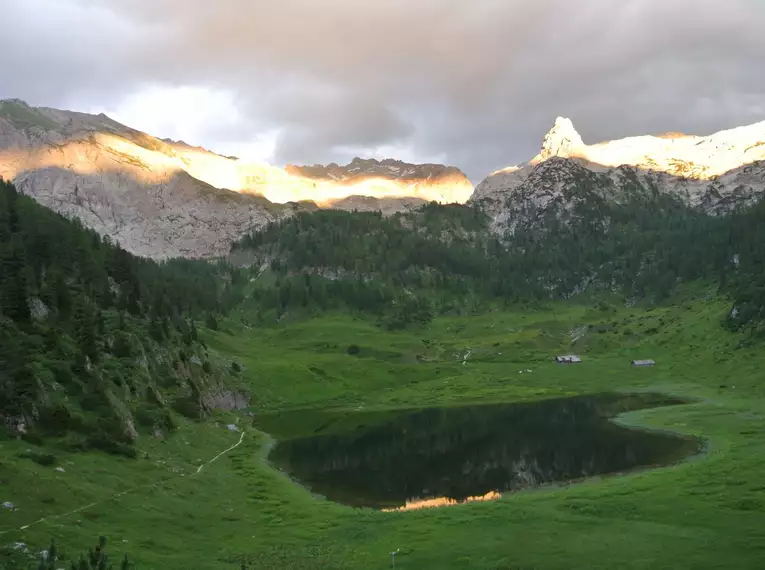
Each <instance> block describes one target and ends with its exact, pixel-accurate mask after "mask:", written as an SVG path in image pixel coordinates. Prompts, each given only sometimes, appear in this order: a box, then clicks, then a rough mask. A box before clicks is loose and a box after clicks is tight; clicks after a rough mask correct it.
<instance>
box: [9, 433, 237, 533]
mask: <svg viewBox="0 0 765 570" xmlns="http://www.w3.org/2000/svg"><path fill="white" fill-rule="evenodd" d="M245 433H246V432H245V431H242V435H241V436H240V437H239V441H238V442H236V443H235V444H234V445H232V446H231V447H229V448H227V449H224V450H223V451H221V452H220V453H219V454H218V455H216V456H215V457H213V458H212V459H210V460H209V461H205V462H204V463H202V464H201V465H200V466H199V467H197V470H196V471H194V472H193V473H192V474H191V475H189V477H194V475H198V474H199V473H201V472H202V469H204V468H205V467H207V466H208V465H210V464H212V463H214V462H215V461H217V460H218V459H219V458H221V457H222V456H224V455H225V454H227V453H228V452H229V451H233V450H234V449H236V448H237V447H239V446H240V445H241V444H242V442H243V441H244V434H245ZM180 477H185V474H183V473H181V474H180V475H176V476H173V477H167V478H166V479H162V480H160V481H155V482H154V483H144V484H143V485H137V486H135V487H131V488H129V489H125V490H124V491H120V492H119V493H115V494H114V495H110V496H108V497H105V498H103V499H101V500H99V501H94V502H92V503H88V504H87V505H83V506H81V507H77V508H76V509H73V510H71V511H67V512H65V513H60V514H58V515H48V516H45V517H42V518H40V519H37V520H36V521H33V522H31V523H28V524H25V525H23V526H20V527H18V528H9V529H6V530H0V536H3V535H5V534H9V533H11V532H18V531H23V530H27V529H28V528H29V527H31V526H34V525H36V524H40V523H41V522H44V521H49V520H54V519H60V518H64V517H68V516H69V515H73V514H75V513H79V512H80V511H84V510H85V509H89V508H90V507H95V506H96V505H100V504H102V503H106V502H108V501H113V500H114V499H117V498H119V497H123V496H125V495H127V494H128V493H132V492H133V491H137V490H138V489H145V488H149V487H158V486H160V485H163V484H164V483H167V482H168V481H171V480H173V479H177V478H180Z"/></svg>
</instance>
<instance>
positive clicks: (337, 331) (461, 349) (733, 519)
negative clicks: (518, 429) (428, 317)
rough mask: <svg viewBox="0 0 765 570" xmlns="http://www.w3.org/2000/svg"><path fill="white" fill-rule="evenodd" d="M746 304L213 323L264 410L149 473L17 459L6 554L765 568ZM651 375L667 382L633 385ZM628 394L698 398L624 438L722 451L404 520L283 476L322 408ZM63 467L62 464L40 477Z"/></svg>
mask: <svg viewBox="0 0 765 570" xmlns="http://www.w3.org/2000/svg"><path fill="white" fill-rule="evenodd" d="M727 309H728V304H727V303H726V302H724V301H722V300H720V299H718V298H717V297H715V296H714V295H713V294H711V293H707V292H706V291H703V290H696V291H694V292H686V294H684V296H683V297H682V298H681V299H679V300H677V301H676V302H675V303H673V304H669V305H666V306H657V307H646V306H635V307H624V306H623V305H616V304H613V305H609V304H607V303H602V302H601V303H595V304H592V305H587V304H564V303H558V304H549V305H545V306H540V307H529V308H526V309H514V310H501V309H497V310H496V311H490V312H487V313H485V314H481V315H477V316H454V317H438V318H436V319H434V321H433V322H432V323H431V324H430V325H428V326H427V327H424V328H413V329H407V330H403V331H398V332H388V331H386V330H384V329H383V328H381V327H379V326H377V325H376V323H375V322H373V321H372V320H370V319H368V318H366V317H364V318H362V317H359V318H354V317H352V316H349V315H347V314H338V315H325V316H321V317H316V318H313V319H307V320H301V321H295V322H284V323H282V324H279V325H277V326H270V327H255V326H249V325H247V324H245V320H244V319H243V318H240V317H237V316H236V315H232V316H231V317H230V318H229V319H228V320H226V321H222V322H221V323H220V328H219V330H218V331H211V330H204V329H201V328H200V336H201V337H202V338H203V340H204V341H205V343H206V344H207V346H208V348H209V351H210V357H211V363H212V365H213V366H230V365H231V363H232V362H237V363H239V364H240V365H241V367H242V372H241V374H240V381H241V383H242V385H243V386H244V387H246V389H247V390H248V391H249V392H250V393H252V395H253V401H252V405H251V408H249V409H248V410H245V411H240V412H236V413H220V414H217V415H215V416H214V417H210V418H208V419H206V420H205V421H204V422H199V423H195V422H190V421H185V420H182V419H179V420H178V422H179V428H178V430H177V431H176V432H175V433H174V434H173V435H172V436H171V437H169V438H168V439H167V440H166V441H159V440H157V439H155V438H152V437H148V436H144V437H142V438H141V439H140V440H139V442H138V445H137V448H138V451H139V453H138V457H137V458H135V459H129V458H115V457H114V456H109V455H106V454H103V453H92V452H87V453H85V452H82V453H67V452H63V451H60V448H59V447H57V446H56V445H55V442H50V443H48V444H46V445H47V446H46V447H36V446H34V445H32V444H30V443H28V442H25V441H2V442H0V458H1V459H0V502H4V501H10V502H12V503H14V504H15V506H16V507H17V509H16V510H13V511H12V510H9V509H6V508H3V509H0V545H2V546H3V547H8V546H10V545H14V544H16V543H24V545H26V546H25V547H26V548H28V549H29V550H30V552H32V553H35V552H38V551H39V550H41V549H42V548H43V547H45V546H46V545H47V543H48V542H49V540H50V538H51V537H55V538H56V540H57V543H58V544H59V545H60V547H61V548H62V549H63V551H64V554H65V557H67V558H72V557H75V556H77V555H79V552H81V551H82V550H85V549H87V547H88V546H90V545H91V544H93V543H94V542H95V540H96V539H97V537H98V536H99V535H105V536H107V537H108V538H109V547H108V548H109V552H110V553H111V557H112V559H113V560H115V561H119V559H121V557H122V553H123V552H128V553H129V554H130V556H131V559H132V560H133V561H134V562H135V564H136V567H137V568H138V569H139V570H142V569H176V568H177V569H191V568H194V569H196V570H208V569H209V570H212V569H223V568H239V567H241V564H242V562H245V563H246V565H247V567H248V568H274V569H282V568H283V569H320V568H321V569H351V568H359V569H375V568H380V569H382V568H390V567H391V566H392V564H393V563H394V562H395V567H396V568H400V569H405V568H411V569H420V568H435V569H447V568H476V569H478V568H480V569H532V568H533V569H545V570H547V569H550V570H553V569H555V570H568V569H572V568H583V569H622V568H624V569H636V570H637V569H650V570H656V569H659V568H668V569H680V568H689V569H706V568H726V569H727V568H730V569H748V568H752V569H755V568H756V569H760V568H763V567H764V566H765V438H764V437H763V435H765V398H763V396H765V373H764V372H763V370H765V368H764V366H765V352H763V351H762V350H761V348H760V347H757V346H756V345H751V343H749V342H748V341H747V340H746V338H745V337H743V336H740V335H734V334H732V333H728V332H726V331H725V330H724V329H723V328H722V327H721V324H720V323H721V319H722V318H723V317H724V315H725V312H726V310H727ZM352 345H353V346H354V347H356V348H353V349H351V350H350V351H349V350H348V349H349V347H351V346H352ZM349 352H350V353H351V354H349ZM561 353H575V354H579V355H581V356H582V358H583V362H582V363H581V364H578V365H569V366H561V365H557V364H555V363H554V362H553V361H552V357H554V356H555V355H557V354H561ZM640 358H651V359H654V360H656V362H657V365H656V366H655V367H653V368H645V369H637V368H632V367H631V366H630V361H631V360H632V359H640ZM526 370H531V372H526ZM520 371H524V372H522V373H521V372H520ZM612 391H623V392H635V391H652V392H662V393H665V394H670V395H675V396H682V397H686V398H690V399H693V402H694V403H691V404H687V405H681V406H671V407H664V408H655V409H649V410H642V411H640V412H633V413H629V414H626V415H623V416H620V417H619V418H617V420H616V421H619V422H622V423H624V424H626V425H629V426H634V427H638V428H642V429H657V430H667V431H672V432H677V433H682V434H688V435H694V436H698V437H700V438H702V439H703V441H704V442H705V445H704V450H703V452H702V453H701V454H700V455H698V456H694V457H692V458H690V459H688V460H685V461H682V462H680V463H678V464H675V465H672V466H668V467H662V468H657V469H644V470H639V471H635V472H632V473H629V474H625V475H618V476H608V477H603V478H593V479H588V480H586V481H584V482H577V483H572V484H562V485H557V486H552V487H546V488H540V489H535V490H531V491H523V492H519V493H513V494H505V495H504V496H503V497H502V498H501V499H499V500H496V501H491V502H481V503H467V504H463V505H456V506H451V507H445V508H438V509H425V510H419V511H410V512H392V513H391V512H380V511H376V510H372V509H353V508H350V507H346V506H343V505H340V504H335V503H332V502H329V501H327V500H325V499H323V498H322V497H318V496H314V495H312V494H311V493H310V492H309V491H308V490H307V489H305V488H303V487H301V486H299V485H297V484H295V483H294V482H292V481H291V480H290V478H289V477H288V476H287V475H286V474H284V473H281V472H279V471H278V470H276V469H274V468H273V467H271V466H270V465H269V463H268V461H267V455H268V452H269V449H270V448H271V446H273V445H274V443H275V441H276V440H277V438H279V437H287V436H289V435H290V434H299V433H304V432H310V430H311V429H312V426H313V423H312V422H315V418H316V414H315V412H317V411H321V410H335V411H347V412H348V415H347V419H346V421H347V422H348V423H349V424H352V423H353V422H354V417H355V416H354V413H358V412H361V411H363V412H379V413H381V414H384V413H385V412H386V411H387V410H393V409H401V408H420V407H428V406H458V405H463V404H468V403H471V404H472V403H489V402H491V403H494V402H514V401H528V400H537V399H545V398H553V397H561V396H567V395H578V394H592V393H599V392H612ZM287 410H302V411H304V414H298V417H300V418H302V419H301V421H300V425H295V424H290V425H276V424H274V425H273V426H272V427H269V430H270V431H271V433H267V432H265V431H263V430H262V429H260V428H262V427H263V425H262V424H261V423H259V418H260V417H261V416H264V415H268V414H270V413H272V412H277V411H287ZM290 417H295V414H291V415H290ZM228 424H236V426H237V430H239V431H237V432H234V431H232V430H230V429H229V428H228V427H227V425H228ZM226 450H228V451H226ZM224 451H225V453H223V452H224ZM43 455H52V456H53V457H52V458H49V460H47V461H42V463H46V464H45V465H41V464H40V463H41V461H40V460H39V459H40V457H41V456H43ZM200 466H201V467H202V468H201V469H199V467H200ZM57 468H59V469H58V470H57ZM62 470H63V471H62ZM27 526H28V528H23V529H22V527H27ZM17 546H18V545H17ZM25 547H24V546H20V547H19V549H18V550H17V551H16V553H17V554H18V553H19V552H21V551H22V550H23V549H24V548H25ZM397 549H398V550H399V553H398V555H397V556H396V557H395V558H392V557H391V556H390V552H391V551H395V550H397ZM67 564H68V562H67ZM10 567H14V566H10ZM18 567H34V562H32V561H30V563H29V565H28V566H18Z"/></svg>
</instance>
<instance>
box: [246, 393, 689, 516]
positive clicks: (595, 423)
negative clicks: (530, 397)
mask: <svg viewBox="0 0 765 570" xmlns="http://www.w3.org/2000/svg"><path fill="white" fill-rule="evenodd" d="M684 403H686V402H684V401H682V400H678V399H673V398H669V397H666V396H662V395H658V394H601V395H595V396H581V397H574V398H566V399H556V400H545V401H542V402H533V403H518V404H497V405H481V406H466V407H458V408H427V409H420V410H406V411H399V412H385V413H380V412H375V413H369V414H364V413H361V412H355V413H351V412H348V413H329V412H328V413H319V414H316V413H314V414H313V415H312V417H311V418H310V421H308V420H307V419H306V416H305V413H304V412H300V413H298V412H290V413H286V414H279V415H274V416H265V417H262V418H261V420H260V422H259V423H260V427H261V428H262V429H265V430H266V431H271V429H270V426H277V425H278V426H281V428H282V429H283V428H284V426H290V425H293V426H294V425H302V426H306V429H308V430H309V431H310V432H311V433H310V435H307V436H306V435H304V434H302V435H298V436H295V435H294V433H296V432H295V431H294V430H293V435H290V436H286V437H283V438H281V439H280V441H279V443H278V444H277V445H276V447H275V448H274V449H273V450H272V452H271V454H270V455H269V460H270V461H271V462H272V463H273V464H274V465H276V466H277V467H279V468H281V469H282V470H284V471H285V472H287V473H288V474H289V475H290V476H291V477H293V478H294V479H295V480H297V481H298V482H300V483H301V484H303V485H305V486H306V487H308V488H309V489H311V490H312V491H313V492H314V493H317V494H319V495H323V496H325V497H327V499H329V500H331V501H335V502H339V503H343V504H347V505H351V506H356V507H373V508H378V509H406V508H419V507H428V506H439V505H445V504H453V503H459V502H464V501H470V500H487V499H492V498H496V497H498V496H499V494H500V493H503V492H509V491H515V490H520V489H525V488H529V487H535V486H540V485H545V484H550V483H555V482H564V481H571V480H577V479H581V478H584V477H590V476H593V475H602V474H608V473H616V472H623V471H627V470H630V469H635V468H639V467H647V466H659V465H666V464H669V463H673V462H676V461H678V460H680V459H682V458H684V457H686V456H688V455H691V454H693V453H695V452H697V451H698V450H699V442H698V440H696V439H694V438H688V437H680V436H676V435H672V434H666V433H657V432H647V431H641V430H634V429H628V428H625V427H622V426H619V425H617V424H615V423H613V422H611V421H609V418H612V417H614V416H615V415H618V414H620V413H622V412H626V411H631V410H639V409H644V408H651V407H657V406H667V405H679V404H684ZM276 431H277V432H278V431H279V430H276ZM288 431H289V430H288ZM277 437H279V435H278V433H277Z"/></svg>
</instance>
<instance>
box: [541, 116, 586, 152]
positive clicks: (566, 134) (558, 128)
mask: <svg viewBox="0 0 765 570" xmlns="http://www.w3.org/2000/svg"><path fill="white" fill-rule="evenodd" d="M583 146H584V142H582V137H580V136H579V133H578V132H576V129H575V128H574V123H572V122H571V119H566V118H563V117H558V118H557V119H555V125H553V128H552V129H550V131H549V132H548V133H547V134H546V135H545V138H544V141H543V142H542V151H541V153H540V155H539V157H540V158H541V160H547V159H548V158H550V157H551V156H562V157H569V156H572V155H574V154H576V152H577V150H578V149H579V148H581V147H583Z"/></svg>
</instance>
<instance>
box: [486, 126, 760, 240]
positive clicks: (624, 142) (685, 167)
mask: <svg viewBox="0 0 765 570" xmlns="http://www.w3.org/2000/svg"><path fill="white" fill-rule="evenodd" d="M582 184H584V185H586V186H587V189H588V190H591V191H594V192H598V193H600V194H602V195H603V197H605V198H609V199H613V200H618V199H619V196H620V195H622V194H623V193H624V192H635V191H639V192H643V193H651V192H660V193H669V194H672V195H675V196H677V197H679V198H680V199H682V200H683V201H684V202H686V203H687V204H689V205H691V206H694V207H698V208H701V209H703V210H705V211H708V212H712V213H718V214H724V213H726V212H729V211H731V210H732V209H734V208H736V207H737V206H742V205H747V204H750V203H752V202H754V201H755V200H757V199H759V198H760V197H762V196H763V195H765V122H761V123H757V124H754V125H750V126H745V127H739V128H735V129H731V130H726V131H721V132H718V133H715V134H712V135H709V136H691V135H683V134H679V133H668V134H666V135H661V136H638V137H630V138H626V139H621V140H615V141H607V142H602V143H598V144H594V145H587V144H585V143H584V142H583V141H582V138H581V137H580V136H579V134H578V133H577V131H576V129H575V128H574V126H573V124H572V123H571V121H570V120H568V119H564V118H560V117H559V118H558V119H557V120H556V121H555V125H554V126H553V128H552V129H551V130H550V132H549V133H547V135H546V136H545V138H544V142H543V144H542V149H541V151H540V153H539V154H538V155H537V156H536V157H534V158H533V159H531V160H530V161H528V162H526V163H524V164H521V165H518V166H511V167H508V168H505V169H502V170H499V171H497V172H494V173H492V174H491V175H489V176H488V177H487V178H486V179H485V180H484V181H483V182H481V183H480V184H479V185H478V186H477V187H476V189H475V192H474V193H473V195H472V196H471V202H473V203H478V204H481V205H483V206H484V207H485V208H486V209H487V210H488V211H489V212H490V213H491V214H492V216H493V218H494V222H495V227H496V228H497V229H498V230H508V229H509V230H511V231H512V230H513V229H514V228H515V227H518V225H519V224H521V223H523V224H525V222H526V221H527V220H526V217H528V214H529V213H530V212H532V211H533V212H535V215H539V214H540V212H542V211H545V210H548V209H549V208H551V207H556V208H560V207H564V206H565V204H566V203H570V199H571V196H572V192H571V191H572V190H573V189H575V187H577V185H579V186H581V185H582Z"/></svg>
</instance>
